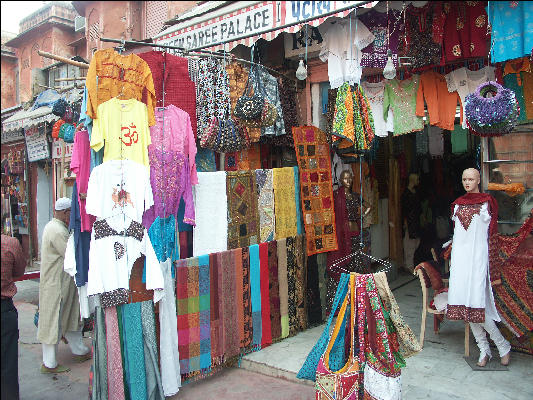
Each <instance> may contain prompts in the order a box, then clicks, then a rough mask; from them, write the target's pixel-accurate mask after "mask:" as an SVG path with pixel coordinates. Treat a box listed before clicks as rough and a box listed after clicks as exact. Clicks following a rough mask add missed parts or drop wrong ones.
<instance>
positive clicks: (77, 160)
mask: <svg viewBox="0 0 533 400" xmlns="http://www.w3.org/2000/svg"><path fill="white" fill-rule="evenodd" d="M70 170H71V171H72V172H74V173H75V174H76V185H77V187H78V203H79V205H80V217H81V230H82V232H90V231H91V230H92V227H93V223H94V221H95V219H96V218H95V217H93V216H92V215H89V214H87V212H86V211H85V201H86V200H85V199H83V200H82V199H81V198H80V193H85V194H87V186H88V184H89V175H90V173H91V146H90V143H89V133H88V132H87V131H86V130H81V131H78V132H76V135H75V136H74V146H72V157H71V159H70Z"/></svg>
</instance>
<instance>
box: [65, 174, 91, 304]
mask: <svg viewBox="0 0 533 400" xmlns="http://www.w3.org/2000/svg"><path fill="white" fill-rule="evenodd" d="M77 199H78V184H77V182H74V185H73V186H72V202H71V204H72V207H71V210H70V221H69V226H68V228H69V230H72V231H73V237H72V240H73V250H74V264H75V269H74V281H75V282H76V286H77V287H81V286H83V285H85V284H86V283H87V274H88V272H89V249H90V247H91V232H82V230H81V227H82V223H81V214H80V207H79V203H78V201H77ZM89 217H90V218H91V219H94V217H92V216H89ZM91 229H92V223H91ZM67 253H68V248H67ZM66 258H67V254H65V270H66V265H67V260H66ZM82 301H83V300H82V299H80V304H81V302H82Z"/></svg>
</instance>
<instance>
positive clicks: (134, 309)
mask: <svg viewBox="0 0 533 400" xmlns="http://www.w3.org/2000/svg"><path fill="white" fill-rule="evenodd" d="M120 309H121V314H122V324H123V331H122V340H123V342H124V351H123V353H122V354H123V355H124V356H123V357H124V372H125V373H126V381H125V383H126V384H127V386H128V392H129V395H130V396H129V398H131V400H144V399H147V398H148V397H147V387H146V383H147V382H146V367H145V360H144V358H145V355H144V339H143V326H142V318H141V303H130V304H124V305H122V306H120Z"/></svg>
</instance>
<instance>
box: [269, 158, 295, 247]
mask: <svg viewBox="0 0 533 400" xmlns="http://www.w3.org/2000/svg"><path fill="white" fill-rule="evenodd" d="M272 173H273V182H274V210H275V215H276V226H275V232H276V233H275V239H276V240H277V239H282V238H286V237H289V236H296V235H297V233H298V226H297V224H298V222H297V216H296V201H295V198H296V194H295V192H296V185H295V182H294V171H293V169H292V167H285V168H274V169H273V170H272Z"/></svg>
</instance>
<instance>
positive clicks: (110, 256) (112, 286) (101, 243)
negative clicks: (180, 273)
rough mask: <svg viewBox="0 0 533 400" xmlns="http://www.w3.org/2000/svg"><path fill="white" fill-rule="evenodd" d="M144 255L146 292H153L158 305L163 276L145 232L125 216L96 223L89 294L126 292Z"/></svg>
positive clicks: (138, 224)
mask: <svg viewBox="0 0 533 400" xmlns="http://www.w3.org/2000/svg"><path fill="white" fill-rule="evenodd" d="M141 254H144V255H145V256H146V289H147V290H154V301H155V302H157V301H159V299H160V298H161V297H160V296H161V295H162V293H161V291H162V289H163V287H164V282H163V275H162V274H161V269H160V268H159V261H158V260H157V257H156V254H155V252H154V249H153V247H152V243H151V242H150V238H149V237H148V232H147V231H146V228H144V227H143V226H142V225H141V224H140V223H138V222H136V221H133V220H129V219H128V218H126V217H124V216H123V215H117V216H114V217H110V218H105V219H99V220H97V221H96V222H95V223H94V225H93V232H92V235H91V250H90V253H89V280H88V286H87V294H88V295H94V294H99V293H104V292H114V291H116V292H117V293H120V292H122V293H124V292H126V291H127V290H128V289H129V279H130V274H131V270H132V268H133V264H134V262H135V261H136V260H137V258H139V257H140V256H141ZM126 299H127V295H126Z"/></svg>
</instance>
